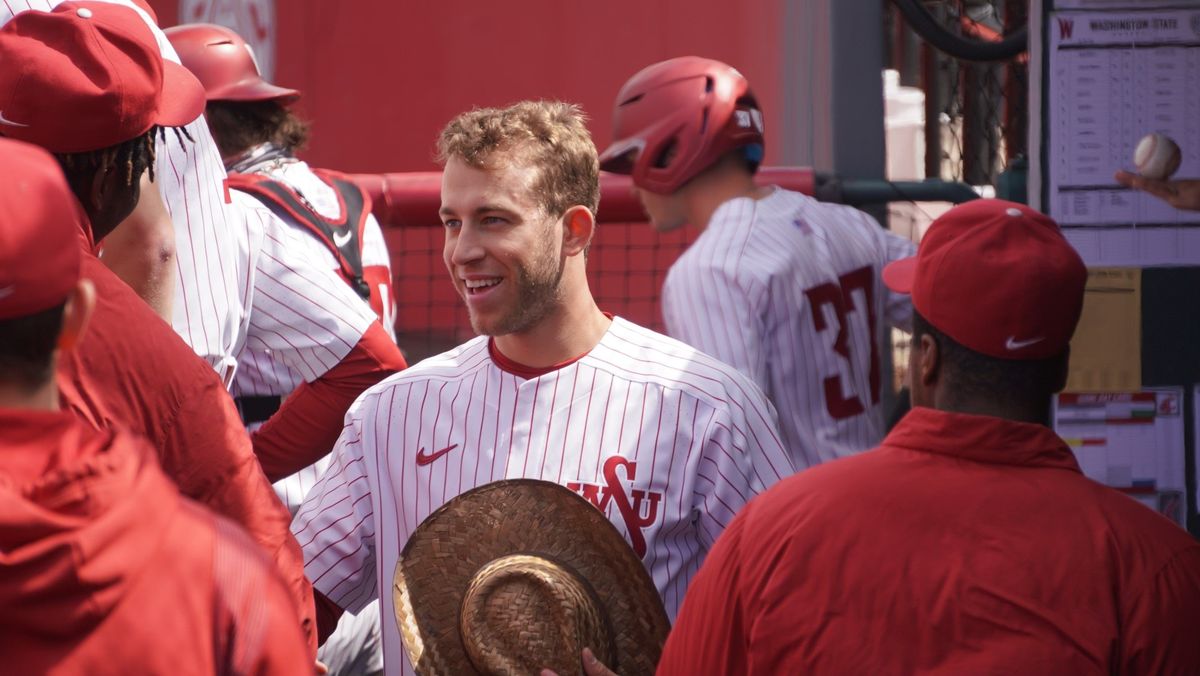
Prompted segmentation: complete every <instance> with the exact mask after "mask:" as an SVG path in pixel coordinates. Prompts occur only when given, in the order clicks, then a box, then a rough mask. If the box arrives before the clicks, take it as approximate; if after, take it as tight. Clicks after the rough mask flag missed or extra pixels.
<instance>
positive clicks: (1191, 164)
mask: <svg viewBox="0 0 1200 676" xmlns="http://www.w3.org/2000/svg"><path fill="white" fill-rule="evenodd" d="M1046 30H1047V31H1048V36H1047V37H1048V38H1049V51H1048V59H1049V61H1048V83H1047V84H1048V89H1047V100H1046V114H1047V115H1048V116H1049V129H1048V131H1049V135H1048V137H1047V139H1046V146H1047V147H1046V151H1047V154H1048V156H1047V160H1048V162H1047V167H1046V170H1047V171H1046V173H1047V175H1046V179H1047V180H1048V182H1049V189H1050V190H1049V198H1048V203H1047V204H1046V206H1047V207H1048V211H1049V213H1050V215H1051V216H1053V217H1054V218H1055V219H1056V220H1058V222H1059V223H1060V224H1062V225H1063V226H1073V225H1074V226H1105V225H1115V226H1122V225H1123V226H1131V225H1137V226H1179V225H1186V224H1200V213H1194V212H1181V211H1178V210H1176V209H1174V208H1172V207H1170V206H1167V205H1166V204H1165V203H1163V202H1162V201H1160V200H1157V199H1155V198H1152V197H1148V196H1146V195H1142V194H1140V193H1136V192H1133V191H1130V190H1126V189H1123V188H1121V187H1120V186H1119V185H1117V183H1116V182H1115V181H1114V180H1113V173H1114V172H1115V171H1116V170H1118V169H1125V170H1130V171H1131V170H1133V169H1134V166H1133V151H1134V148H1135V147H1136V145H1137V142H1138V140H1139V139H1141V138H1142V137H1143V136H1145V135H1146V134H1149V133H1151V132H1160V133H1163V134H1166V135H1167V136H1170V137H1171V138H1173V139H1175V141H1176V142H1177V143H1178V144H1179V146H1180V148H1181V149H1182V151H1183V152H1182V155H1183V164H1182V166H1181V167H1180V169H1179V172H1178V173H1177V174H1176V176H1180V177H1183V176H1188V177H1200V87H1198V86H1196V78H1195V76H1196V73H1197V72H1200V11H1197V10H1160V11H1125V12H1116V11H1107V12H1057V13H1054V14H1052V15H1051V17H1050V20H1049V22H1048V23H1047V24H1046Z"/></svg>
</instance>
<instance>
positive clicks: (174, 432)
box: [159, 359, 317, 659]
mask: <svg viewBox="0 0 1200 676" xmlns="http://www.w3.org/2000/svg"><path fill="white" fill-rule="evenodd" d="M194 364H195V367H196V369H197V374H196V375H197V378H198V379H199V380H200V381H201V383H202V384H200V385H199V386H198V387H197V388H196V390H195V391H194V392H193V393H192V394H193V395H194V396H190V397H186V398H184V399H183V400H182V401H181V405H180V409H179V413H178V415H177V416H176V417H175V424H173V425H171V426H170V427H169V428H167V429H166V430H164V432H165V434H166V435H167V446H168V448H167V449H164V451H165V452H163V453H161V454H160V456H159V457H160V461H161V463H162V465H163V470H164V471H165V472H166V474H167V476H169V477H171V479H172V480H173V481H174V482H175V484H176V485H177V486H178V487H179V490H180V492H181V493H183V494H184V495H186V496H188V497H189V498H192V499H193V500H196V501H197V502H200V503H203V504H204V505H205V506H207V507H209V508H210V509H212V510H213V511H215V512H217V513H218V514H221V515H223V516H225V517H227V518H229V519H231V520H233V521H234V522H236V523H237V524H238V525H240V526H242V527H243V528H244V529H246V532H247V533H249V535H250V537H251V538H252V539H253V540H254V541H255V542H256V543H258V544H259V546H261V547H262V548H263V550H264V552H265V554H266V555H267V556H268V557H269V558H270V559H271V561H272V562H273V563H274V564H275V568H276V570H278V571H279V574H280V576H281V577H282V578H283V581H284V582H285V583H286V584H287V587H288V591H289V592H290V594H291V596H292V599H293V601H294V602H295V607H296V609H297V611H298V612H299V614H300V626H301V627H302V628H303V630H304V635H305V639H306V640H307V642H308V648H309V652H310V653H311V657H312V658H313V659H316V654H317V626H316V617H315V612H314V608H313V598H312V585H311V584H310V583H309V582H308V579H307V578H306V577H305V576H304V556H303V554H301V552H300V545H299V544H298V543H297V542H296V538H295V537H293V536H292V533H291V530H290V529H289V526H290V525H291V520H292V519H291V514H289V513H288V511H287V508H286V507H284V506H283V503H281V502H280V501H279V498H278V497H277V496H276V495H275V491H274V490H273V489H272V488H271V484H269V483H268V482H267V478H266V477H265V476H264V475H263V472H262V469H261V468H259V466H258V462H257V460H256V459H255V457H254V451H253V449H252V448H251V446H250V438H249V437H247V436H246V428H245V427H243V426H242V420H241V418H240V417H239V416H238V413H237V409H236V408H235V407H234V405H233V399H231V398H230V397H229V393H228V392H226V391H225V387H224V385H222V384H221V381H220V379H218V378H217V375H216V373H214V372H213V370H212V369H211V368H209V367H208V366H207V365H206V364H204V363H203V362H201V361H200V360H198V359H197V360H195V362H194ZM201 376H203V377H201ZM172 449H173V450H172Z"/></svg>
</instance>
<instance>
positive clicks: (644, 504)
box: [567, 455, 662, 558]
mask: <svg viewBox="0 0 1200 676" xmlns="http://www.w3.org/2000/svg"><path fill="white" fill-rule="evenodd" d="M622 467H623V468H624V469H625V479H624V480H622V479H621V478H620V477H618V476H617V469H618V468H622ZM635 479H637V463H636V462H631V461H630V460H629V459H628V458H623V457H621V456H619V455H617V456H613V457H611V458H609V459H608V460H605V461H604V482H605V485H604V486H599V485H597V484H586V483H581V482H579V481H571V482H568V483H567V488H569V489H571V490H573V491H575V492H576V493H578V494H580V495H582V496H583V497H585V498H587V499H588V500H589V501H591V503H592V504H593V505H595V506H596V509H599V510H600V511H601V512H604V513H605V514H607V513H608V504H609V502H614V503H615V504H616V506H617V512H619V513H620V515H621V520H622V521H624V522H625V530H626V531H627V532H628V533H629V544H631V545H633V551H634V552H636V553H637V555H638V558H643V557H645V556H646V536H645V535H643V534H642V530H643V529H645V528H648V527H650V526H652V525H653V524H654V522H655V521H658V503H659V502H661V501H662V493H654V492H648V491H644V490H642V489H640V488H633V482H634V480H635ZM626 483H628V484H629V488H630V490H629V491H628V492H626V490H625V484H626ZM647 498H648V500H647Z"/></svg>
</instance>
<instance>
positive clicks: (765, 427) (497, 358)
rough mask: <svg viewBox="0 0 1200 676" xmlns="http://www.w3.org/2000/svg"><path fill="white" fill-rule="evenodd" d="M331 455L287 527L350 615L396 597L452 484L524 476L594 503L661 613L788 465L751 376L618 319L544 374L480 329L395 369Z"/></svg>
mask: <svg viewBox="0 0 1200 676" xmlns="http://www.w3.org/2000/svg"><path fill="white" fill-rule="evenodd" d="M513 371H521V372H522V373H524V374H525V376H529V377H525V376H522V375H518V374H516V373H514V372H513ZM333 456H334V457H333V463H332V465H331V466H330V468H329V471H328V472H326V474H325V475H324V476H323V477H321V481H320V482H319V483H318V484H317V486H316V488H314V489H313V491H312V492H311V493H310V494H309V496H308V498H307V499H306V500H305V502H304V506H303V507H301V508H300V512H299V514H297V516H296V519H295V521H294V522H293V523H292V530H293V532H294V533H295V534H296V538H297V539H298V540H299V542H300V545H301V547H302V548H303V549H304V559H305V572H306V574H307V575H308V577H309V579H310V580H312V582H313V586H314V587H315V588H316V589H318V590H319V591H321V592H322V593H323V594H325V595H326V596H327V597H328V598H329V599H330V600H332V601H333V602H335V603H337V604H338V605H339V606H341V607H342V608H345V609H347V610H349V611H352V612H353V611H357V610H359V609H360V608H362V607H363V606H364V605H365V604H367V603H368V602H370V601H371V600H372V599H375V598H377V597H379V599H380V602H381V604H382V608H381V610H380V614H381V616H382V617H384V618H393V617H395V614H394V609H393V607H392V595H391V594H390V593H384V594H382V595H380V594H379V591H380V590H381V589H382V590H388V589H390V588H391V580H392V575H393V572H394V570H395V567H396V562H397V560H398V558H399V554H400V551H401V549H402V548H403V547H404V545H405V543H406V542H407V541H408V537H409V535H410V534H411V533H412V532H413V530H415V529H416V527H417V525H418V524H420V523H421V521H423V520H424V519H425V518H426V517H427V516H428V515H429V514H430V513H431V512H433V511H434V510H436V509H437V508H438V507H440V506H441V505H442V504H444V503H445V502H446V501H447V500H449V499H450V498H453V497H454V496H456V495H458V494H460V493H462V492H464V491H467V490H470V489H472V488H475V487H477V486H481V485H484V484H487V483H490V482H492V481H498V480H501V479H512V478H521V477H525V478H535V479H544V480H548V481H554V482H556V483H559V484H562V485H564V486H566V487H568V488H570V489H571V490H574V491H576V492H577V493H579V494H580V495H582V496H584V497H585V498H587V499H589V500H590V501H591V502H592V503H593V504H595V505H596V506H597V507H598V508H599V509H601V510H603V511H604V513H605V515H606V516H608V518H609V520H611V521H612V523H613V524H614V525H615V526H616V527H617V529H618V530H620V531H621V533H622V534H624V535H625V537H626V538H627V539H628V541H629V542H630V544H631V546H632V547H633V549H634V551H635V552H636V553H637V554H638V556H640V557H641V559H642V562H643V563H644V564H645V565H646V568H647V569H648V570H649V571H650V574H651V576H652V577H653V578H654V583H655V585H656V586H657V588H658V591H659V593H660V594H661V595H662V597H663V601H664V603H665V605H666V608H667V612H668V614H669V615H670V616H671V617H672V618H673V617H674V616H675V614H676V611H677V610H678V609H679V604H680V603H681V602H682V600H683V596H684V592H685V591H686V590H687V586H688V583H689V582H690V581H691V579H692V576H693V575H695V573H696V571H697V569H698V568H699V567H700V564H701V563H702V562H703V560H704V556H705V554H706V553H707V552H708V550H709V548H710V547H711V546H712V544H713V542H714V541H715V540H716V538H717V536H718V535H720V533H721V531H722V530H723V529H724V528H725V526H726V524H728V523H729V521H730V520H731V519H732V518H733V516H734V514H735V513H736V512H737V511H738V509H739V508H740V507H741V506H742V505H743V504H745V503H746V502H747V501H748V500H749V499H750V498H752V497H753V496H754V495H756V494H758V493H759V492H761V491H763V490H764V489H765V488H767V487H768V486H770V485H772V484H774V483H775V482H776V481H778V480H779V479H780V478H782V477H785V476H788V475H789V474H791V473H792V465H791V461H790V459H789V455H788V453H787V451H786V450H785V449H784V447H783V444H782V442H781V439H780V437H779V433H778V431H777V428H776V423H775V413H774V410H773V409H772V408H771V405H770V404H769V403H768V402H767V400H766V398H765V397H764V396H763V394H762V392H760V391H759V389H758V388H757V387H756V386H755V385H754V384H753V383H751V382H750V380H749V379H748V378H746V377H745V376H743V375H742V374H740V373H738V372H737V371H736V370H734V369H732V368H730V367H728V366H726V365H725V364H723V363H721V362H718V361H717V360H715V359H712V358H711V357H708V356H707V355H704V354H702V353H700V352H697V351H696V350H694V349H692V348H690V347H688V346H686V345H683V344H681V343H679V342H678V341H675V340H672V339H670V338H667V337H666V336H662V335H660V334H657V333H654V332H652V331H649V330H647V329H644V328H642V327H640V326H637V325H635V324H631V323H629V322H627V321H625V320H623V319H620V318H617V319H614V320H613V322H612V325H611V327H610V328H609V330H608V331H607V333H605V335H604V337H603V338H602V339H601V340H600V342H599V343H598V344H597V345H596V347H595V348H593V349H592V350H591V351H590V352H589V353H588V354H587V355H585V356H583V357H582V358H580V359H579V360H577V361H575V362H573V363H570V364H568V365H566V366H562V367H560V368H558V369H557V370H551V371H549V372H546V373H542V374H541V375H535V374H534V373H533V372H529V371H522V370H521V369H520V367H517V366H515V365H512V364H511V363H510V362H508V361H507V360H506V359H504V358H503V356H502V355H499V354H496V353H494V352H493V348H492V344H491V342H490V341H489V339H488V338H486V337H479V338H476V339H474V340H472V341H470V342H468V343H466V344H464V345H462V346H460V347H458V348H456V349H454V350H451V351H450V352H446V353H444V354H442V355H439V356H436V357H432V358H430V359H427V360H425V361H423V362H421V363H420V364H417V365H416V366H413V367H410V368H409V369H408V370H406V371H404V372H402V373H399V374H396V375H394V376H391V377H390V378H388V379H386V380H384V381H383V382H381V383H379V384H378V385H376V386H375V387H373V388H371V389H370V390H368V391H367V392H366V393H364V394H363V396H362V397H361V398H359V400H358V401H357V402H355V404H354V406H353V407H352V408H351V409H350V411H349V412H348V413H347V415H346V427H345V430H344V431H343V433H342V436H341V438H340V439H339V440H338V443H337V446H336V447H335V450H334V454H333ZM383 629H384V663H385V665H386V667H387V671H388V673H390V674H396V673H401V671H402V670H403V671H404V673H412V671H411V667H410V665H409V663H408V659H407V657H406V655H405V653H404V649H403V645H402V644H401V639H400V634H399V632H398V631H397V629H396V624H395V622H392V621H386V620H385V621H384V628H383Z"/></svg>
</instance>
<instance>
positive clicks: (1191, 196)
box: [1115, 171, 1200, 211]
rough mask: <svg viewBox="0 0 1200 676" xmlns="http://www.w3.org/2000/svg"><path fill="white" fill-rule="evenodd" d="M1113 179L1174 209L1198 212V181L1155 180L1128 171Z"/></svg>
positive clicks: (1187, 179) (1199, 182)
mask: <svg viewBox="0 0 1200 676" xmlns="http://www.w3.org/2000/svg"><path fill="white" fill-rule="evenodd" d="M1115 178H1116V179H1117V183H1120V184H1121V185H1123V186H1125V187H1126V188H1132V189H1134V190H1141V191H1143V192H1147V193H1149V194H1151V195H1154V196H1155V197H1157V198H1159V199H1161V200H1162V201H1164V202H1166V203H1167V204H1170V205H1171V206H1173V207H1175V208H1176V209H1188V210H1191V211H1200V179H1194V178H1185V179H1177V180H1174V181H1170V180H1155V179H1149V178H1145V177H1144V176H1138V175H1137V174H1132V173H1130V172H1128V171H1118V172H1117V175H1116V177H1115Z"/></svg>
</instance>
